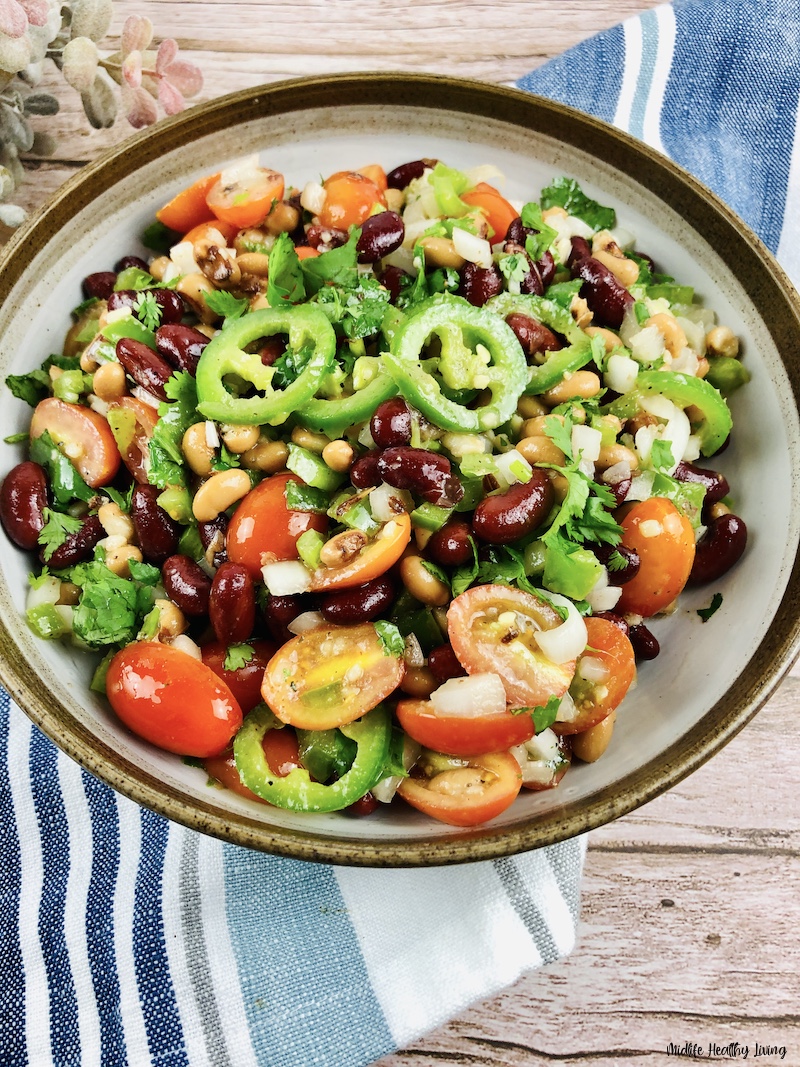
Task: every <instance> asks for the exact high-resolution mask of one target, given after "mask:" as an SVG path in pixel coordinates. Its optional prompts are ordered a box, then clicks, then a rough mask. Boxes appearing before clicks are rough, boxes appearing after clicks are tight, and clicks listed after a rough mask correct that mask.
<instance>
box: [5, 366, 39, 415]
mask: <svg viewBox="0 0 800 1067" xmlns="http://www.w3.org/2000/svg"><path fill="white" fill-rule="evenodd" d="M6 385H7V386H8V388H9V389H10V390H11V393H12V395H13V396H15V397H16V398H17V400H24V401H25V403H26V404H30V406H31V407H32V408H35V407H36V405H37V404H38V403H39V401H40V400H44V398H45V397H47V396H49V395H50V375H49V374H48V373H47V371H45V370H40V369H37V370H32V371H30V373H29V374H9V375H8V377H7V378H6Z"/></svg>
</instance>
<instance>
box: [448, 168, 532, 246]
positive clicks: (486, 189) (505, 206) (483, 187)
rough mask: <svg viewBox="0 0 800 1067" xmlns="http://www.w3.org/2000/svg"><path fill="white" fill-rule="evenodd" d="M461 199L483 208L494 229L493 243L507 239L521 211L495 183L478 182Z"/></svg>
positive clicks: (471, 205)
mask: <svg viewBox="0 0 800 1067" xmlns="http://www.w3.org/2000/svg"><path fill="white" fill-rule="evenodd" d="M461 199H462V200H463V201H464V203H465V204H469V205H470V207H477V208H480V209H481V211H482V212H483V215H484V217H485V219H486V221H487V222H488V223H489V225H490V226H491V228H492V229H493V230H494V233H493V234H492V235H491V236H490V240H491V242H492V244H499V243H500V242H501V241H505V239H506V234H507V233H508V227H509V226H510V225H511V223H512V222H513V221H514V219H515V218H517V216H518V215H519V212H518V211H517V209H516V208H515V207H514V206H513V205H512V204H509V202H508V201H507V200H506V198H505V197H504V196H502V194H501V193H500V192H498V190H497V189H495V187H494V186H493V185H487V184H486V182H478V184H477V185H476V186H475V188H474V189H470V190H469V192H466V193H462V194H461Z"/></svg>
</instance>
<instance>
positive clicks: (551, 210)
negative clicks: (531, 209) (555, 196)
mask: <svg viewBox="0 0 800 1067" xmlns="http://www.w3.org/2000/svg"><path fill="white" fill-rule="evenodd" d="M542 218H543V219H544V221H545V222H549V221H553V220H555V219H566V218H569V216H568V215H567V213H566V211H565V210H564V208H563V207H558V206H554V207H548V208H545V209H544V211H543V212H542Z"/></svg>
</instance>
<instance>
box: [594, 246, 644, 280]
mask: <svg viewBox="0 0 800 1067" xmlns="http://www.w3.org/2000/svg"><path fill="white" fill-rule="evenodd" d="M614 247H616V245H615V246H614ZM592 255H593V258H594V259H596V260H597V261H598V263H602V264H603V266H604V267H607V268H608V270H610V271H611V273H612V274H613V275H614V277H615V278H616V279H617V281H618V282H619V283H620V285H624V286H625V288H626V289H629V288H630V287H631V286H632V285H635V284H636V280H637V279H638V277H639V265H638V263H635V262H634V261H633V260H632V259H628V258H627V257H626V256H622V255H614V253H613V252H611V251H608V250H606V251H602V250H600V251H598V252H593V253H592Z"/></svg>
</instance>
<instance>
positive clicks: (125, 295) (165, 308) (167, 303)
mask: <svg viewBox="0 0 800 1067" xmlns="http://www.w3.org/2000/svg"><path fill="white" fill-rule="evenodd" d="M143 293H150V295H151V296H152V297H153V299H154V300H155V302H156V303H157V304H158V306H159V307H160V308H161V323H162V325H166V324H167V323H173V322H180V321H181V319H182V318H183V316H184V315H185V314H186V305H185V304H184V302H183V297H182V296H181V294H180V293H176V292H175V290H174V289H139V290H137V289H120V290H119V291H118V292H116V293H112V294H111V295H110V296H109V298H108V310H109V311H116V310H117V308H130V309H131V311H132V312H133V314H134V315H136V305H137V304H138V302H139V298H140V297H141V296H142V294H143Z"/></svg>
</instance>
